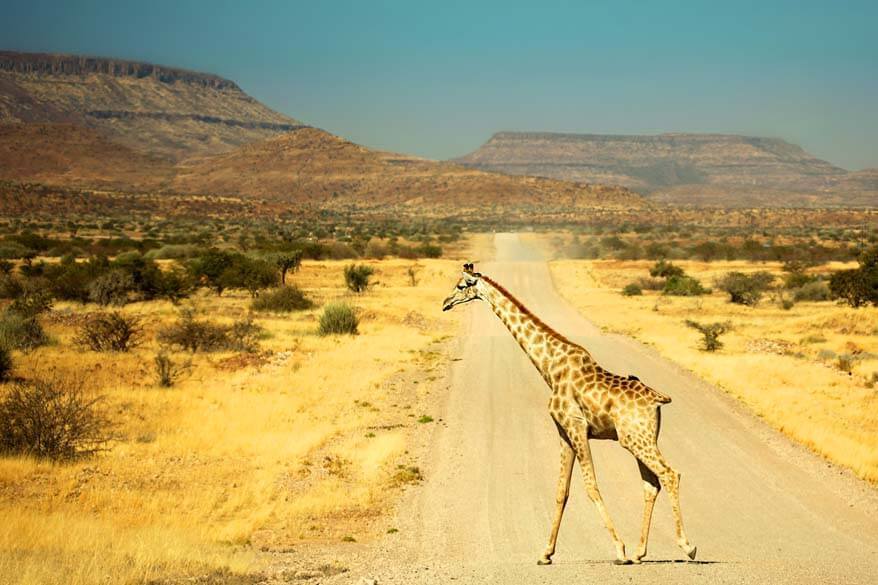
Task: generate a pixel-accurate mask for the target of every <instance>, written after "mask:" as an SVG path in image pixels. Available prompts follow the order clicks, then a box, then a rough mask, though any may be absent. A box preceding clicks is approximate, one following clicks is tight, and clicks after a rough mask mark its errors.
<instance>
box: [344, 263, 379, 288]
mask: <svg viewBox="0 0 878 585" xmlns="http://www.w3.org/2000/svg"><path fill="white" fill-rule="evenodd" d="M373 274H375V270H374V269H373V268H372V267H371V266H366V265H365V264H351V265H349V266H346V267H345V269H344V281H345V284H346V285H347V287H348V289H350V290H351V291H353V292H355V293H361V292H363V291H364V290H366V289H367V288H369V279H370V278H371V277H372V275H373Z"/></svg>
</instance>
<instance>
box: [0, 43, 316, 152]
mask: <svg viewBox="0 0 878 585" xmlns="http://www.w3.org/2000/svg"><path fill="white" fill-rule="evenodd" d="M34 122H37V123H47V122H48V123H59V122H60V123H68V124H75V125H77V126H82V127H85V128H92V129H95V130H97V131H99V132H100V133H101V134H102V135H103V136H105V137H106V138H108V139H110V140H113V141H114V142H117V143H120V144H123V145H126V146H128V147H130V148H133V149H136V150H139V151H142V152H146V153H149V154H151V155H157V156H163V157H165V158H168V159H171V160H179V159H182V158H186V157H189V156H193V155H200V154H217V153H220V152H225V151H228V150H231V149H233V148H235V147H237V146H240V145H242V144H246V143H248V142H253V141H256V140H262V139H265V138H269V137H272V136H277V135H279V134H282V133H284V132H289V131H290V130H293V129H295V128H298V127H300V126H302V124H301V122H299V121H297V120H294V119H292V118H289V117H287V116H284V115H283V114H279V113H277V112H275V111H273V110H271V109H269V108H267V107H266V106H264V105H263V104H261V103H259V102H258V101H256V100H255V99H253V98H252V97H250V96H248V95H247V94H246V93H244V92H243V91H241V89H240V88H239V87H238V86H237V84H235V83H234V82H232V81H229V80H227V79H223V78H222V77H219V76H217V75H210V74H205V73H196V72H192V71H185V70H183V69H175V68H172V67H164V66H160V65H152V64H150V63H138V62H133V61H124V60H119V59H104V58H97V57H83V56H76V55H51V54H44V53H16V52H9V51H4V52H0V123H2V124H9V123H34Z"/></svg>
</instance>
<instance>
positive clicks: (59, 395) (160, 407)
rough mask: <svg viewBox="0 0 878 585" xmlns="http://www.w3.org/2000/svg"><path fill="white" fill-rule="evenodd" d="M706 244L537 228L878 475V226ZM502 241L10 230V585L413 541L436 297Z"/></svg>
mask: <svg viewBox="0 0 878 585" xmlns="http://www.w3.org/2000/svg"><path fill="white" fill-rule="evenodd" d="M713 213H714V214H715V212H713ZM709 223H710V222H702V223H701V224H699V226H698V227H697V228H692V227H689V226H687V227H686V228H674V227H672V226H668V225H649V224H646V223H639V224H635V223H631V222H630V221H629V218H622V219H620V220H619V221H607V222H606V223H604V224H602V225H589V226H586V227H583V226H576V225H573V226H562V227H560V228H559V227H555V228H552V229H551V231H547V230H546V229H544V228H540V229H539V230H538V231H532V226H528V225H521V226H519V227H520V229H521V230H522V231H527V232H528V233H526V234H523V235H522V238H523V239H524V240H525V241H527V242H529V243H530V244H531V245H534V246H537V247H540V248H542V250H544V252H545V255H546V256H547V257H550V258H554V260H553V261H552V262H551V263H550V269H551V274H552V278H553V280H554V284H555V286H556V287H557V289H558V290H559V291H560V293H561V294H562V295H563V296H564V297H565V298H566V299H567V300H568V301H569V302H570V303H571V304H572V305H573V306H574V307H575V308H576V309H578V310H579V311H580V312H581V313H582V314H583V315H585V316H586V317H587V318H588V319H589V320H591V321H593V322H594V323H596V324H598V325H599V326H601V327H602V328H603V329H605V330H606V331H609V332H614V333H619V334H622V335H625V336H629V337H632V338H634V339H636V340H638V341H640V342H642V343H644V344H646V345H648V346H651V347H653V348H654V349H655V350H656V351H657V352H659V353H660V354H661V355H662V356H664V357H666V358H668V359H669V360H671V361H673V362H675V363H677V364H679V365H680V366H681V367H683V368H686V369H688V370H690V371H691V372H693V373H695V374H696V375H697V376H699V377H701V378H703V379H704V380H706V381H707V382H709V383H711V384H713V385H715V386H717V387H719V388H721V389H722V390H723V391H725V392H727V393H728V394H730V395H731V396H733V397H734V398H735V399H737V400H739V401H740V402H741V403H743V404H744V405H745V406H746V407H747V408H748V409H750V411H752V412H753V413H754V414H755V415H756V416H758V417H761V418H763V419H764V420H765V421H766V422H767V423H768V424H769V425H771V426H773V427H775V428H777V429H779V430H780V431H782V432H783V433H785V434H787V435H788V436H789V437H790V438H792V439H793V440H795V441H797V442H799V443H801V444H803V445H805V446H806V447H807V448H809V449H811V450H813V451H814V452H816V453H818V454H819V455H820V456H822V457H824V458H826V459H827V461H829V462H831V463H832V464H835V465H838V466H840V468H841V469H847V470H850V472H851V473H853V474H855V475H856V476H858V477H860V478H862V479H863V480H865V481H867V482H872V483H873V484H874V483H875V482H878V341H876V339H878V338H876V335H878V308H876V307H875V306H874V303H873V302H872V301H871V300H870V298H869V297H868V294H869V293H868V291H865V292H864V291H861V290H853V291H852V290H851V287H850V286H847V287H845V286H843V285H844V284H845V282H846V281H845V282H841V281H844V278H841V277H838V276H836V275H837V274H839V273H845V274H846V273H849V272H857V271H860V272H858V273H857V274H866V275H868V274H872V273H870V272H869V271H870V270H872V271H874V270H875V267H872V268H870V265H869V261H870V260H869V259H868V252H869V250H870V249H872V247H874V246H875V244H876V242H878V232H876V231H875V229H874V227H871V228H870V227H869V225H870V220H869V218H868V217H866V218H860V220H858V221H854V222H847V223H844V224H843V225H839V226H836V227H825V228H819V229H817V228H814V229H809V228H807V227H805V226H806V225H807V224H808V223H809V222H808V221H807V219H806V220H805V221H802V222H799V223H800V225H794V226H792V227H789V226H787V227H783V228H776V229H774V228H767V227H765V226H758V227H757V228H755V229H752V230H751V231H749V232H745V231H742V228H740V226H731V227H728V228H715V227H711V226H710V225H709ZM501 224H502V222H501ZM501 224H497V225H495V226H485V225H479V226H477V228H475V229H466V228H465V227H462V226H461V225H459V224H457V223H454V222H441V221H438V222H427V223H424V222H410V223H409V224H407V225H398V224H395V223H393V222H384V223H380V222H379V223H377V224H376V225H366V226H364V225H361V224H358V223H347V222H346V221H345V220H344V219H343V218H342V219H333V220H331V221H330V222H324V223H323V224H320V225H319V226H318V227H317V228H316V229H303V228H302V227H301V226H296V225H292V226H291V225H280V224H275V223H273V222H270V221H263V222H258V223H255V224H253V223H249V224H248V223H242V224H240V225H236V224H234V223H232V224H227V223H225V222H223V221H219V220H214V221H210V222H206V223H187V222H185V221H183V220H169V221H165V222H160V223H154V222H153V223H151V222H150V221H147V220H138V221H135V220H130V221H129V220H126V219H120V218H119V217H95V218H90V219H86V220H75V221H73V220H71V221H69V222H67V223H66V224H65V223H61V222H53V221H47V220H45V219H41V220H40V219H35V220H33V221H28V220H21V219H14V218H9V219H7V220H6V221H5V223H3V232H4V233H3V240H2V242H0V256H3V258H5V260H3V275H2V287H0V292H2V296H3V298H4V299H5V300H4V301H3V302H4V304H5V308H4V309H3V314H2V321H0V337H2V340H3V342H4V347H5V348H6V350H5V351H4V353H3V356H0V357H2V358H3V360H0V361H2V362H3V363H4V364H6V365H5V366H4V368H5V372H4V381H3V383H2V390H0V393H2V401H0V408H2V409H5V410H4V412H6V413H10V412H16V413H17V416H18V417H19V418H18V419H17V420H19V421H22V420H25V419H27V420H26V421H25V423H22V424H23V425H24V426H25V427H26V428H28V429H30V434H27V435H26V436H24V435H22V433H20V432H19V433H16V432H13V431H10V430H9V429H0V440H2V441H3V442H2V446H3V455H2V457H0V510H2V518H3V522H2V523H0V582H2V583H9V584H13V583H14V584H31V583H54V582H58V581H57V579H58V575H64V582H65V583H74V584H79V583H82V584H85V583H95V582H101V583H143V582H146V583H175V582H189V581H188V580H191V579H195V580H196V581H195V582H199V583H212V582H216V583H225V582H239V583H251V582H254V583H255V582H272V581H276V582H308V581H314V582H316V581H320V580H322V579H332V578H344V576H345V575H346V574H347V573H348V572H349V571H350V570H351V567H350V565H349V562H348V560H346V556H345V553H344V550H345V547H351V548H353V547H358V546H362V545H364V543H365V545H367V546H368V545H369V543H374V542H378V541H381V540H382V539H387V538H400V537H401V538H404V537H405V535H404V534H398V529H397V526H396V525H395V524H394V523H393V518H394V511H395V510H396V509H397V506H398V504H399V502H400V500H401V498H402V494H403V493H405V492H406V491H408V490H418V489H420V488H419V484H421V483H422V482H423V481H424V479H425V478H424V472H423V458H424V457H425V456H426V455H425V453H426V450H427V444H428V443H429V440H430V436H431V433H432V429H433V428H434V427H435V426H436V425H441V424H443V421H442V420H441V418H440V415H439V414H438V413H439V412H441V411H442V407H441V405H442V404H443V401H444V400H445V398H446V395H445V393H446V391H447V385H446V384H445V372H446V369H447V367H448V363H449V359H450V356H451V352H450V351H449V343H450V342H451V340H452V339H453V338H454V337H455V336H456V335H457V334H458V332H459V325H460V321H461V319H462V318H465V316H464V317H461V314H459V313H447V314H443V313H441V311H440V304H441V301H442V299H443V298H444V297H445V296H446V295H447V294H448V291H449V290H450V288H451V286H452V285H453V283H454V282H455V280H456V277H457V275H458V272H459V268H460V264H462V262H463V261H468V260H473V259H475V260H485V261H487V260H490V255H491V249H492V248H491V245H490V243H491V241H492V237H493V236H492V234H490V233H480V232H482V231H488V230H490V229H492V228H496V227H500V225H501ZM486 227H487V229H485V228H486ZM717 229H719V231H720V232H722V231H723V230H725V232H724V234H723V233H719V234H718V232H717ZM729 234H732V235H729ZM717 242H719V243H717ZM864 258H866V259H865V260H864ZM873 277H874V275H873ZM736 279H737V280H736ZM853 280H855V279H853ZM857 282H859V281H857ZM736 294H737V296H736ZM857 295H859V296H857ZM535 310H538V308H536V309H535ZM464 315H465V314H464ZM711 340H712V342H711ZM11 409H17V410H11ZM71 432H73V436H67V434H69V433H71ZM314 547H324V548H326V549H327V550H331V551H332V553H331V554H329V555H328V556H327V555H323V556H321V557H320V559H319V561H313V560H312V561H311V562H302V561H301V559H300V558H298V557H300V556H301V555H300V554H299V551H301V550H304V548H308V549H309V550H311V549H313V548H314ZM327 559H328V560H327Z"/></svg>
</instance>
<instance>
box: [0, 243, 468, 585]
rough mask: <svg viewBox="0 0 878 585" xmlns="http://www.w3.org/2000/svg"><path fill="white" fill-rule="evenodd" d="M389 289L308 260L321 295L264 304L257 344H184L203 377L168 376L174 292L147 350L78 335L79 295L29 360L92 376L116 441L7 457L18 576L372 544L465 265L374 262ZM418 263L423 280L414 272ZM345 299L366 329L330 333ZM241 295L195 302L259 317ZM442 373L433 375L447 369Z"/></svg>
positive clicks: (44, 579)
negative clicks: (98, 450) (323, 320)
mask: <svg viewBox="0 0 878 585" xmlns="http://www.w3.org/2000/svg"><path fill="white" fill-rule="evenodd" d="M368 263H369V264H371V265H373V266H374V268H375V270H376V273H375V276H374V277H373V280H374V281H375V285H374V286H373V287H371V288H370V289H369V290H368V291H367V292H365V293H363V294H360V295H353V294H351V293H348V292H347V291H346V290H345V288H344V280H343V267H344V266H345V264H346V262H340V261H323V262H308V261H306V262H305V263H304V264H303V267H302V269H301V271H299V272H298V273H297V274H294V275H292V276H291V278H290V279H289V280H290V281H291V282H293V283H295V284H297V285H298V286H300V287H301V288H302V289H303V290H304V291H305V293H306V294H307V295H308V296H309V297H310V298H311V299H312V300H314V301H315V302H316V306H315V308H314V309H311V310H307V311H304V312H301V313H292V314H265V313H261V314H257V315H256V316H255V320H256V322H257V323H258V324H259V325H260V326H261V327H263V328H264V330H265V333H264V334H263V336H262V339H261V340H260V345H261V347H260V351H259V352H257V353H254V354H233V353H212V354H195V355H194V356H193V355H190V354H187V353H184V352H173V353H171V358H172V359H173V360H174V361H176V362H178V363H182V362H185V361H187V360H189V359H191V360H192V368H191V371H190V373H189V374H188V375H186V376H185V377H183V379H181V380H180V381H179V382H178V383H177V384H176V385H174V386H173V387H172V388H169V389H163V388H159V387H158V386H157V384H156V381H155V379H154V372H153V364H152V360H153V358H154V356H155V355H156V353H157V351H158V350H159V347H158V345H157V343H156V341H155V333H156V331H157V330H158V329H159V328H161V327H162V326H164V325H166V324H167V323H170V322H172V321H173V320H174V319H176V318H177V315H178V312H179V307H175V306H173V305H172V304H170V303H167V302H149V303H135V304H132V305H128V306H126V307H125V308H124V309H123V311H124V312H125V313H128V314H136V315H139V316H140V317H141V318H142V319H143V323H144V325H145V329H146V336H145V337H146V340H147V341H146V343H144V344H143V345H142V346H141V347H139V348H137V349H135V350H134V351H132V352H130V353H124V354H99V353H94V352H85V351H83V350H82V349H80V348H78V347H76V346H75V344H74V343H73V341H72V340H73V337H74V335H75V332H76V327H77V323H78V322H79V320H80V319H81V317H80V316H81V315H82V314H84V313H86V312H89V311H94V310H97V309H96V307H95V306H93V305H88V306H85V307H83V306H81V305H75V304H67V303H61V304H57V305H56V306H55V310H54V311H53V312H52V313H51V314H50V315H48V316H47V317H45V320H44V321H45V325H46V328H47V330H48V331H49V333H50V334H51V336H52V337H53V339H54V342H53V344H52V345H50V346H47V347H43V348H40V349H38V350H36V351H34V352H32V353H30V354H24V355H22V354H20V353H17V354H16V355H15V360H16V366H15V373H16V374H17V375H19V376H22V377H25V378H28V377H32V376H37V375H41V374H43V373H48V372H49V371H51V370H52V369H57V370H59V371H64V372H73V373H76V374H78V375H82V376H84V377H86V379H87V380H88V382H89V384H90V385H91V386H93V387H94V388H95V389H96V390H98V391H99V392H101V393H102V394H104V395H105V396H106V399H105V402H104V405H105V408H106V409H107V412H108V413H109V417H110V419H112V420H113V421H114V423H115V427H114V435H115V439H114V441H113V442H112V443H111V444H110V448H109V449H108V450H107V451H105V452H103V453H102V454H100V455H98V456H97V457H94V458H91V459H87V460H82V461H78V462H75V463H71V464H63V465H53V464H49V463H44V462H37V461H33V460H29V459H20V458H19V459H16V458H3V459H0V518H2V521H0V583H57V582H64V583H95V582H102V583H128V582H142V581H148V580H150V579H158V578H160V579H166V578H174V577H183V576H190V575H204V574H223V573H222V572H223V571H227V572H230V573H242V572H251V571H257V570H259V566H258V562H257V560H256V558H255V557H256V554H255V553H256V551H260V550H278V551H284V550H288V549H289V548H290V547H291V546H293V545H295V544H296V543H299V542H302V541H331V542H339V541H341V539H342V538H344V537H352V538H355V539H357V540H364V539H366V540H368V539H369V538H371V537H373V536H374V535H375V534H377V533H379V532H384V531H385V530H386V528H387V527H386V526H383V525H382V524H381V518H382V515H383V514H384V513H385V512H386V511H387V510H388V509H389V508H390V507H391V506H392V505H393V502H394V498H395V497H396V495H397V494H398V493H399V490H400V489H401V488H402V485H401V484H404V483H405V482H406V481H407V479H406V478H402V479H401V478H400V476H399V473H398V469H399V467H398V466H400V465H402V466H406V465H411V464H412V461H411V455H409V454H408V452H407V447H408V445H409V442H410V439H411V437H412V435H413V433H417V432H426V430H425V429H424V426H423V425H420V424H418V423H417V422H416V420H417V417H419V416H421V415H422V414H424V413H423V412H421V408H420V407H421V405H422V404H423V403H424V400H425V395H426V393H427V392H429V391H430V385H429V384H424V383H422V384H416V383H411V382H407V378H412V377H417V376H419V375H420V376H425V375H427V376H430V377H438V376H440V375H441V372H439V371H438V370H439V368H440V367H441V355H438V354H436V352H435V351H433V349H431V348H435V347H436V346H435V344H436V343H438V342H441V341H442V340H443V339H444V338H446V337H447V336H449V335H450V334H452V333H453V332H454V330H455V327H456V321H455V319H456V315H449V314H448V313H445V314H443V313H442V312H441V311H440V303H441V300H442V298H444V296H445V294H446V293H447V291H448V288H449V287H450V284H449V283H453V282H454V279H455V274H456V273H457V270H458V267H459V264H460V262H459V261H458V260H418V261H412V260H397V259H388V260H383V261H368ZM413 265H417V267H418V268H417V279H418V283H417V285H416V286H411V283H410V282H409V275H408V272H407V270H408V268H409V267H411V266H413ZM339 299H343V300H345V301H346V302H349V303H351V304H353V305H354V306H356V307H357V308H358V310H359V314H360V317H361V323H360V334H359V335H357V336H326V337H321V336H319V335H317V334H316V330H317V319H318V317H319V314H320V311H321V308H322V306H323V305H324V304H325V303H327V302H330V301H334V300H339ZM249 303H250V298H249V296H248V295H247V294H246V293H244V292H240V291H232V292H226V293H224V294H223V296H222V297H217V296H215V295H213V294H212V293H209V292H207V291H203V292H200V293H199V294H198V295H196V296H195V297H194V298H193V299H192V300H190V301H186V302H185V303H183V304H184V306H193V305H194V307H195V308H196V310H197V311H198V313H199V315H200V316H201V317H204V318H210V319H213V320H216V321H218V322H226V323H230V322H232V321H233V320H234V319H239V318H241V317H243V316H244V315H245V314H246V313H247V312H248V306H249ZM431 372H432V373H431Z"/></svg>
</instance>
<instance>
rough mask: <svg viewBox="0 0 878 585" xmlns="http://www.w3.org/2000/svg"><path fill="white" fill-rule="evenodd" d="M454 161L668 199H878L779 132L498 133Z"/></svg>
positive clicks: (824, 202) (867, 201)
mask: <svg viewBox="0 0 878 585" xmlns="http://www.w3.org/2000/svg"><path fill="white" fill-rule="evenodd" d="M455 162H458V163H460V164H463V165H465V166H469V167H473V168H478V169H482V170H492V171H500V172H504V173H509V174H514V175H536V176H542V177H552V178H556V179H561V180H568V181H584V182H600V183H611V184H619V185H624V186H626V187H629V188H632V189H635V190H637V191H639V192H642V193H646V194H647V195H648V196H650V197H652V198H654V199H655V200H658V201H663V202H668V203H684V204H688V203H695V204H705V203H706V204H717V205H731V206H735V205H747V206H749V205H757V206H763V205H766V204H767V205H839V204H846V205H875V204H878V190H876V189H875V188H874V185H872V186H871V187H870V185H871V183H870V182H869V180H868V178H867V177H866V178H864V179H861V178H858V175H857V174H856V173H849V172H848V171H846V170H844V169H841V168H839V167H836V166H834V165H832V164H830V163H828V162H826V161H824V160H821V159H819V158H817V157H815V156H813V155H811V154H809V153H808V152H806V151H805V150H803V149H802V148H801V147H799V146H796V145H795V144H790V143H788V142H785V141H783V140H780V139H777V138H762V137H752V136H735V135H727V134H659V135H654V136H647V135H601V134H560V133H547V132H499V133H497V134H495V135H494V136H492V137H491V139H490V140H488V142H486V143H485V144H484V145H482V146H481V147H480V148H478V149H477V150H476V151H474V152H472V153H470V154H468V155H466V156H463V157H461V158H458V159H455ZM867 174H868V173H867Z"/></svg>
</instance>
